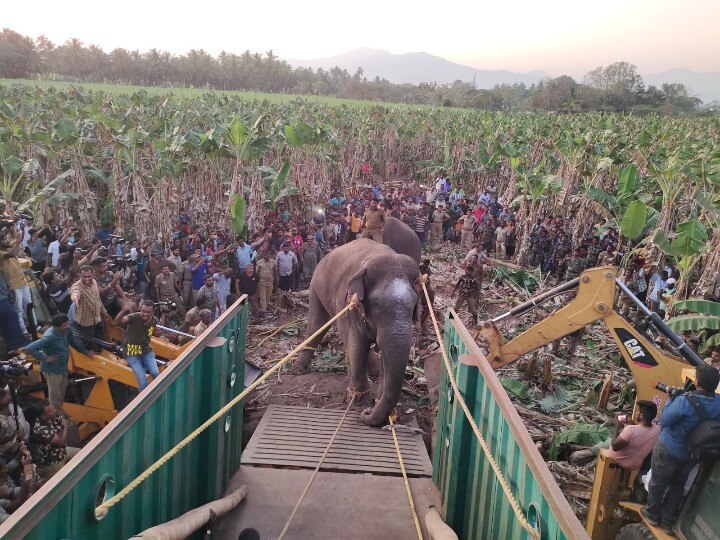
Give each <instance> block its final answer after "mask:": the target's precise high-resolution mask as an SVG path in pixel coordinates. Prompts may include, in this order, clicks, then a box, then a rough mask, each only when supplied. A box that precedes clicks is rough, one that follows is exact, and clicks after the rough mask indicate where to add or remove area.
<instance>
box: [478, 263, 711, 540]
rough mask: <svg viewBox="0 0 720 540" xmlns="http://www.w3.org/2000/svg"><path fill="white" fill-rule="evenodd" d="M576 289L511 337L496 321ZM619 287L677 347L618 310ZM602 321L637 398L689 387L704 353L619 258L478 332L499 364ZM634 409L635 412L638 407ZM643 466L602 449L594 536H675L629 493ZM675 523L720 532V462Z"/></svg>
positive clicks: (692, 535)
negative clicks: (652, 306)
mask: <svg viewBox="0 0 720 540" xmlns="http://www.w3.org/2000/svg"><path fill="white" fill-rule="evenodd" d="M575 289H577V294H576V295H575V298H573V299H572V300H570V301H569V302H567V303H566V304H565V305H563V307H561V308H560V309H558V310H557V311H555V312H553V313H552V314H550V315H549V316H547V317H546V318H544V319H543V320H541V321H540V322H538V323H537V324H535V325H533V326H532V327H530V328H528V329H527V330H525V331H524V332H523V333H521V334H520V335H519V336H517V337H515V338H514V339H512V340H510V341H507V342H506V341H505V340H504V338H503V336H502V334H501V332H500V329H499V327H498V323H499V322H500V321H502V320H504V319H507V318H509V317H513V316H516V315H520V314H522V313H525V312H527V311H529V310H531V309H533V308H535V307H537V306H540V305H542V304H543V303H545V302H548V301H549V300H551V299H552V298H554V297H556V296H559V295H562V294H566V293H568V292H571V291H573V290H575ZM618 294H622V295H625V297H626V298H627V299H628V300H630V302H632V304H634V305H635V306H636V307H637V308H638V311H639V313H641V314H642V315H643V316H644V317H645V318H646V320H645V321H644V322H643V324H649V325H652V326H653V327H654V329H655V331H657V332H658V333H659V335H660V336H662V337H663V338H664V339H665V340H667V345H668V347H669V348H671V349H672V350H673V352H667V351H665V350H662V349H661V348H659V347H658V346H656V345H655V344H654V343H653V342H652V341H651V340H650V339H649V338H648V337H647V336H646V335H645V333H644V332H643V330H641V329H640V328H639V325H638V326H636V325H635V324H633V323H631V322H630V321H629V320H628V319H626V318H625V317H624V316H622V315H620V314H619V313H618V312H617V311H616V310H615V308H614V305H615V300H616V296H617V295H618ZM598 321H602V322H603V323H604V324H605V326H606V327H607V329H608V331H609V332H610V335H611V336H612V338H613V340H614V341H615V342H616V343H617V345H618V348H619V349H620V353H621V354H622V357H623V359H624V360H625V363H626V364H627V366H628V368H629V369H630V371H631V373H632V376H633V378H634V379H635V385H636V400H650V401H653V402H654V403H655V404H656V405H657V406H658V411H659V410H661V409H662V406H663V405H664V404H665V402H666V401H667V398H668V394H667V393H666V392H665V391H663V390H660V388H665V387H683V388H685V389H691V388H692V387H693V383H694V378H695V367H697V366H699V365H702V364H703V361H702V359H700V357H699V356H698V355H697V354H696V353H695V351H693V350H692V349H691V348H690V347H689V346H688V345H687V344H686V343H685V341H683V339H682V338H681V337H680V336H678V335H677V334H675V333H674V332H673V331H672V330H671V329H670V328H669V327H668V326H667V325H666V324H665V322H664V321H663V320H662V319H661V318H660V316H659V315H658V314H656V313H654V312H652V311H650V310H649V309H648V308H647V307H646V306H645V305H644V304H643V303H642V302H641V301H640V300H639V299H638V298H637V297H636V296H635V295H634V294H633V293H632V292H631V291H630V289H629V288H628V287H627V286H626V285H625V284H624V283H623V282H622V281H621V280H620V279H618V270H617V268H615V267H613V266H602V267H597V268H591V269H589V270H586V271H585V272H583V273H582V274H581V275H580V276H579V277H578V278H575V279H573V280H572V281H569V282H567V283H565V284H563V285H560V286H558V287H556V288H554V289H552V290H550V291H547V292H545V293H543V294H541V295H539V296H537V297H535V298H533V299H531V300H529V301H528V302H525V303H523V304H521V305H519V306H517V307H515V308H513V309H511V310H510V311H508V312H507V313H503V314H502V315H499V316H497V317H495V318H493V319H490V320H487V321H484V322H481V323H480V325H479V326H478V331H477V332H476V334H475V337H476V338H477V337H480V336H482V338H484V340H485V343H484V344H483V343H481V344H480V345H481V346H484V347H485V348H486V350H487V353H486V355H485V356H486V358H487V360H488V361H489V362H490V363H491V365H492V367H493V368H494V369H496V370H497V369H499V368H501V367H503V366H506V365H508V364H510V363H512V362H515V361H516V360H518V359H519V358H520V357H522V356H523V355H525V354H527V353H528V352H531V351H533V350H535V349H538V348H540V347H543V346H545V345H549V344H551V343H553V342H555V341H557V340H560V339H561V338H563V337H565V336H568V335H570V334H572V333H574V332H577V331H579V330H582V329H583V328H585V327H586V326H587V325H589V324H591V323H594V322H598ZM633 416H635V413H634V414H633ZM637 473H638V471H627V470H624V469H622V468H620V467H619V466H618V465H617V464H616V463H614V462H613V460H612V459H611V458H610V457H609V456H608V454H607V451H605V450H601V451H600V455H599V457H598V461H597V465H596V471H595V480H594V483H593V489H592V496H591V500H590V507H589V512H588V519H587V526H586V530H587V532H588V534H589V535H590V537H591V538H592V539H593V540H610V539H614V538H617V539H618V540H632V539H651V538H657V539H664V538H671V537H670V536H669V535H668V534H666V533H665V532H663V530H662V529H661V528H659V527H653V526H651V525H650V524H649V523H648V522H647V521H646V520H644V518H643V517H642V515H641V514H640V509H641V508H642V505H641V504H640V503H638V502H635V501H633V500H631V497H630V494H631V490H632V486H633V483H634V482H635V479H636V476H637ZM695 478H696V480H695V481H694V483H693V485H692V486H691V488H690V490H689V492H688V494H687V497H686V499H685V502H684V505H683V509H682V513H681V515H680V518H679V519H678V522H677V524H676V529H675V533H676V535H677V537H679V538H686V539H688V540H690V539H692V540H695V539H697V540H710V539H717V538H719V537H720V512H719V511H718V510H717V507H716V506H715V505H716V504H717V501H718V500H720V465H717V463H709V464H708V463H705V464H701V465H700V469H699V471H698V474H697V476H696V477H695Z"/></svg>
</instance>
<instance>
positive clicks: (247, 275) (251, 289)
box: [237, 264, 260, 310]
mask: <svg viewBox="0 0 720 540" xmlns="http://www.w3.org/2000/svg"><path fill="white" fill-rule="evenodd" d="M237 287H238V292H239V293H240V294H247V295H248V300H249V302H250V306H252V308H253V309H255V310H258V309H259V308H260V306H259V304H258V294H257V292H258V276H257V274H256V273H255V268H254V267H253V265H252V264H248V265H247V267H246V268H245V271H244V272H240V274H238V278H237Z"/></svg>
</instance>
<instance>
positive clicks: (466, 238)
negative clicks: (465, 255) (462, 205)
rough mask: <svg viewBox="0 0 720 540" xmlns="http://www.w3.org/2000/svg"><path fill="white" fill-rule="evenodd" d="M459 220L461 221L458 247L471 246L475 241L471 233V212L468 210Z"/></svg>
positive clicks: (473, 217)
mask: <svg viewBox="0 0 720 540" xmlns="http://www.w3.org/2000/svg"><path fill="white" fill-rule="evenodd" d="M460 219H461V220H462V230H461V231H460V232H461V237H460V246H461V247H467V246H469V245H472V243H473V241H474V239H475V236H474V234H473V231H475V216H474V215H473V213H472V210H470V209H468V211H467V213H466V214H465V215H464V216H463V217H462V218H460Z"/></svg>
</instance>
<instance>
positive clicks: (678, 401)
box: [641, 365, 720, 534]
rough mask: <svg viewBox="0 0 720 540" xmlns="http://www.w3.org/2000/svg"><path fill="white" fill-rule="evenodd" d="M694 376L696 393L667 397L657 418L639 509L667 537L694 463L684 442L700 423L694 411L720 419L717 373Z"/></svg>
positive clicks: (705, 369) (704, 369)
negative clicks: (649, 470)
mask: <svg viewBox="0 0 720 540" xmlns="http://www.w3.org/2000/svg"><path fill="white" fill-rule="evenodd" d="M696 374H697V380H696V382H695V387H696V391H695V392H692V393H687V394H682V395H680V396H678V397H676V398H675V399H672V398H669V399H668V402H667V403H666V404H665V407H664V408H663V411H662V414H661V415H660V426H661V427H662V431H661V432H660V438H659V440H658V443H657V444H656V445H655V448H654V449H653V453H652V475H651V477H650V486H649V488H648V500H647V504H646V505H645V508H643V509H642V510H641V513H642V515H643V517H645V519H646V520H647V522H648V523H649V524H650V525H652V526H653V527H657V526H661V527H662V528H663V530H665V531H666V532H667V533H668V534H673V526H674V525H675V521H676V520H677V518H678V516H677V513H678V512H677V510H678V507H679V506H680V501H681V500H682V497H683V492H684V490H683V487H684V486H685V481H686V480H687V477H688V474H689V473H690V470H691V469H692V467H693V466H694V465H695V463H696V462H695V461H694V460H692V459H691V456H690V450H689V449H688V445H687V441H688V436H689V435H690V433H691V432H692V431H693V430H694V429H695V428H696V427H697V426H698V425H699V424H700V422H701V417H700V415H699V414H698V412H697V409H698V408H700V409H702V411H703V412H704V414H705V415H706V416H707V418H708V419H709V420H717V419H718V418H720V396H718V395H717V394H715V390H716V389H717V387H718V384H719V383H720V372H718V370H717V369H716V368H714V367H712V366H707V365H705V366H699V367H698V368H697V372H696Z"/></svg>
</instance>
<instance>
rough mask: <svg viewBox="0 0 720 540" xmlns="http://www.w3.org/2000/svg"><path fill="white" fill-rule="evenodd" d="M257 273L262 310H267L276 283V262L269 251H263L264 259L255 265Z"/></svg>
mask: <svg viewBox="0 0 720 540" xmlns="http://www.w3.org/2000/svg"><path fill="white" fill-rule="evenodd" d="M255 272H256V273H257V275H258V300H259V301H260V309H267V308H268V306H269V305H270V297H271V296H272V291H273V283H274V281H275V261H274V260H272V259H271V258H270V252H269V251H267V250H266V251H263V253H262V258H261V259H260V260H259V261H258V262H257V263H256V264H255Z"/></svg>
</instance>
